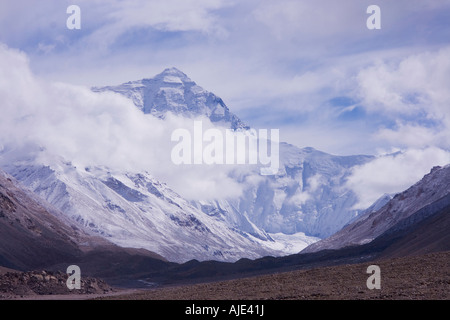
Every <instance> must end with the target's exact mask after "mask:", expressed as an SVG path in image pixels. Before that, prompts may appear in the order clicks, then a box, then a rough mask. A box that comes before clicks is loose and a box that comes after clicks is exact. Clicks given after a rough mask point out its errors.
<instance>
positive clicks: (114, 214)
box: [7, 160, 282, 262]
mask: <svg viewBox="0 0 450 320" xmlns="http://www.w3.org/2000/svg"><path fill="white" fill-rule="evenodd" d="M55 161H56V160H55ZM7 170H8V171H9V172H10V173H11V174H12V175H14V176H15V177H16V178H17V179H19V180H21V182H22V183H24V184H25V185H26V186H28V187H29V188H30V189H32V191H34V192H35V193H36V194H37V195H39V196H41V197H42V198H44V199H46V200H47V201H49V202H50V203H52V204H53V205H55V206H56V207H57V208H59V209H60V210H62V211H63V212H64V213H65V215H66V216H68V217H69V218H71V219H72V220H73V221H75V222H77V223H78V224H79V225H81V226H83V227H84V228H86V229H88V230H90V231H91V232H94V233H95V234H98V235H100V236H102V237H104V238H106V239H108V240H110V241H111V242H113V243H115V244H117V245H120V246H123V247H134V248H145V249H147V250H150V251H153V252H156V253H158V254H160V255H162V256H164V257H165V258H167V259H168V260H170V261H175V262H185V261H188V260H191V259H197V260H210V259H212V260H222V261H235V260H238V259H240V258H242V257H247V258H248V257H250V258H257V257H260V256H263V255H280V254H282V251H280V250H278V249H277V248H274V249H272V248H270V247H266V246H265V245H264V242H265V241H271V240H270V239H264V240H261V238H263V237H260V238H259V239H258V238H256V237H253V236H251V235H249V234H246V233H244V232H242V231H239V230H235V229H233V228H231V227H229V226H228V225H227V224H226V223H224V221H223V220H220V219H216V218H215V217H214V216H208V215H206V214H204V213H203V212H202V211H200V210H198V209H197V208H195V207H194V206H192V205H191V204H189V203H188V202H187V201H186V200H184V199H183V198H181V197H180V196H179V195H178V194H176V193H175V192H173V191H172V190H171V189H170V188H169V187H167V186H166V185H165V184H163V183H161V182H159V181H157V180H156V179H154V178H153V177H151V176H150V175H149V174H148V173H138V174H136V173H122V172H112V171H110V170H108V169H106V168H85V169H80V168H75V167H73V166H71V164H70V163H67V162H66V163H56V162H55V163H54V164H53V165H50V166H38V165H33V164H32V163H29V164H24V163H22V164H21V165H20V166H9V167H8V168H7Z"/></svg>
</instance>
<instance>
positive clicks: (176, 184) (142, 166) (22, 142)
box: [0, 45, 242, 199]
mask: <svg viewBox="0 0 450 320" xmlns="http://www.w3.org/2000/svg"><path fill="white" fill-rule="evenodd" d="M0 99H1V101H2V113H3V114H2V117H0V151H1V153H0V162H4V163H5V162H6V163H8V162H9V161H10V160H14V157H15V156H16V157H17V155H18V153H20V155H19V156H18V157H19V158H22V159H23V156H24V155H27V156H37V158H38V159H39V161H41V162H42V164H43V165H51V164H52V161H53V160H49V159H52V157H53V156H61V157H63V158H64V159H65V160H66V161H71V162H72V164H73V165H75V166H77V167H80V168H84V167H87V166H96V165H98V166H106V167H109V168H112V169H113V170H125V171H130V172H139V171H148V172H149V173H150V174H153V175H154V176H155V177H156V178H159V179H161V180H162V181H164V182H167V183H168V184H169V185H170V186H171V187H172V188H174V189H175V191H177V192H179V193H180V194H181V195H183V196H185V197H186V198H189V199H190V198H197V199H198V197H199V195H202V197H203V198H204V199H221V198H223V197H225V198H226V197H232V196H238V195H239V194H240V192H241V188H242V186H241V185H239V184H238V183H236V182H235V181H233V180H232V179H231V178H229V176H228V173H229V172H230V170H233V168H232V166H211V167H207V166H194V165H192V166H176V165H174V164H173V163H172V161H171V158H170V156H171V150H172V147H173V144H172V143H171V140H170V137H171V133H172V132H173V130H175V129H177V128H180V127H181V128H182V127H187V128H189V127H190V126H192V121H191V120H187V119H183V118H180V117H176V116H173V117H168V118H167V119H166V120H164V121H162V120H160V119H157V118H155V117H153V116H151V115H145V114H143V113H142V112H141V111H140V110H139V109H138V108H136V107H135V106H134V104H133V103H132V102H131V101H130V100H129V99H126V98H124V97H122V96H121V95H119V94H115V93H106V92H105V93H94V92H92V91H91V90H90V89H89V88H86V87H80V86H74V85H69V84H64V83H49V82H46V81H43V80H42V79H39V78H38V77H36V76H34V75H33V73H32V72H31V71H30V68H29V62H28V59H27V56H26V55H25V54H24V53H23V52H20V51H17V50H14V49H9V48H7V47H6V46H4V45H2V46H0ZM204 121H205V122H206V121H207V120H206V119H204ZM42 150H45V151H44V152H42ZM27 153H28V154H27ZM47 161H49V162H48V163H46V162H47Z"/></svg>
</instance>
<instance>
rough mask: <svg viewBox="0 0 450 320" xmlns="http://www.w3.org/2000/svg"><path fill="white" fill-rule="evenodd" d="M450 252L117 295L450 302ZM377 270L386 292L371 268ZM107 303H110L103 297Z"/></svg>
mask: <svg viewBox="0 0 450 320" xmlns="http://www.w3.org/2000/svg"><path fill="white" fill-rule="evenodd" d="M449 262H450V252H443V253H433V254H429V255H423V256H417V257H407V258H397V259H389V260H383V261H376V262H372V263H364V264H355V265H341V266H335V267H324V268H317V269H311V270H299V271H292V272H285V273H278V274H271V275H265V276H258V277H251V278H244V279H235V280H229V281H220V282H210V283H203V284H196V285H186V286H176V287H167V288H159V289H152V290H146V291H139V292H137V293H134V294H125V295H115V296H112V297H109V299H115V300H119V299H124V300H246V299H249V300H267V299H270V300H300V299H306V300H313V299H314V300H317V299H319V300H320V299H322V300H323V299H325V300H361V299H364V300H365V299H380V300H398V299H400V300H410V299H414V300H449V299H450V268H449ZM371 264H375V265H378V266H379V267H380V270H381V289H379V290H378V289H373V290H370V289H368V288H367V285H366V282H367V279H368V278H369V276H370V275H371V274H368V273H367V267H368V266H369V265H371ZM103 298H105V299H108V297H103Z"/></svg>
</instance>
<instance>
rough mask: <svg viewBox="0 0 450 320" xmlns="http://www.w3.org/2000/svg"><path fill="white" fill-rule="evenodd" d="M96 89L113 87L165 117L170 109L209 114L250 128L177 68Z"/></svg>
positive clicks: (186, 113)
mask: <svg viewBox="0 0 450 320" xmlns="http://www.w3.org/2000/svg"><path fill="white" fill-rule="evenodd" d="M92 90H93V91H95V92H103V91H112V92H116V93H119V94H121V95H123V96H125V97H127V98H130V99H131V100H132V101H133V103H134V104H135V105H136V106H137V107H138V108H139V109H140V110H142V111H143V112H144V113H146V114H152V115H154V116H156V117H158V118H164V117H165V116H166V113H167V112H172V113H174V114H177V115H182V116H185V117H197V116H206V117H208V118H209V119H210V120H211V122H213V123H216V124H219V125H223V126H225V127H228V128H231V129H234V130H236V129H248V128H249V127H248V126H247V125H246V124H244V123H243V122H242V121H241V120H240V119H239V118H238V117H237V116H236V115H235V114H233V113H231V112H230V110H229V109H228V107H227V106H226V105H225V103H224V102H223V100H222V99H221V98H219V97H218V96H216V95H215V94H213V93H211V92H208V91H206V90H204V89H203V88H202V87H200V86H198V85H197V84H196V83H195V82H194V81H192V80H191V79H190V78H189V77H188V76H187V75H186V74H185V73H183V72H182V71H180V70H178V69H177V68H167V69H165V70H164V71H163V72H161V73H160V74H157V75H156V76H155V77H153V78H150V79H142V80H137V81H130V82H126V83H123V84H121V85H117V86H107V87H94V88H92Z"/></svg>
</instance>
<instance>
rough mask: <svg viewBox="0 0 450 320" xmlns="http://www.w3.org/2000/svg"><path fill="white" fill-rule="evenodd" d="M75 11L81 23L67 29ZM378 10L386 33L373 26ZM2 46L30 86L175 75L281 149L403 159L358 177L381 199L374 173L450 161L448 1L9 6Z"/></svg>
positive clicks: (1, 18) (0, 19) (57, 0)
mask: <svg viewBox="0 0 450 320" xmlns="http://www.w3.org/2000/svg"><path fill="white" fill-rule="evenodd" d="M74 4H75V5H78V6H79V8H80V9H81V14H80V18H81V28H80V29H73V30H69V29H68V28H67V25H66V21H67V19H68V18H69V17H70V14H68V13H67V8H68V7H69V6H70V5H74ZM373 4H375V5H378V7H379V8H380V23H381V29H374V30H370V29H368V28H367V24H366V22H367V20H368V19H369V18H370V16H371V13H367V8H368V7H369V6H370V5H373ZM0 43H1V46H2V50H3V51H4V52H3V55H4V61H3V64H6V62H5V61H7V59H6V58H5V57H6V56H7V57H10V58H11V55H15V56H17V57H15V58H11V59H12V60H11V61H15V62H11V63H12V65H15V63H16V62H17V65H18V69H17V70H19V69H20V68H24V71H23V73H24V74H25V73H26V74H27V75H28V77H29V79H38V82H48V83H63V84H64V85H66V86H69V87H70V86H71V85H75V86H83V87H86V88H88V87H90V86H102V85H116V84H120V83H123V82H127V81H131V80H138V79H142V78H151V77H153V76H154V75H156V74H158V73H160V72H161V71H162V70H164V69H165V68H167V67H177V68H178V69H180V70H182V71H183V72H184V73H186V74H187V75H188V76H189V77H190V78H191V79H192V80H194V81H195V82H196V83H197V84H198V85H200V86H202V87H203V88H204V89H206V90H208V91H211V92H213V93H215V94H216V95H218V96H220V97H221V98H222V99H223V100H224V102H225V103H226V104H227V106H228V107H229V108H230V110H231V111H232V112H234V113H235V114H237V115H238V116H239V117H240V118H241V119H242V120H244V121H245V122H246V123H247V124H249V125H250V126H252V127H254V128H265V129H279V130H280V139H281V140H282V141H286V142H289V143H292V144H294V145H297V146H299V147H306V146H311V147H314V148H316V149H319V150H321V151H325V152H329V153H332V154H337V155H351V154H370V155H375V156H382V155H386V154H393V153H394V155H392V156H388V157H383V158H380V159H379V162H374V163H373V164H372V165H373V167H372V168H369V169H370V170H369V169H368V168H367V167H364V168H361V170H360V171H358V172H355V177H354V179H353V180H351V181H350V182H349V183H353V184H356V183H367V184H370V186H368V188H373V189H374V190H376V191H379V190H381V189H384V190H386V186H385V185H380V184H379V179H386V178H389V179H392V178H395V177H396V176H397V175H398V176H399V177H400V176H402V175H403V174H404V173H409V175H408V177H409V179H407V181H403V180H402V182H401V187H403V186H405V185H406V184H407V183H411V182H414V181H415V180H414V179H417V178H420V177H421V176H422V175H423V173H426V171H429V169H430V168H431V166H433V165H442V164H445V163H448V162H450V155H449V154H450V139H449V138H450V105H449V101H450V90H449V85H448V84H449V83H450V59H449V58H450V1H449V0H428V1H423V0H397V1H386V0H375V1H372V0H370V1H365V0H342V1H334V0H318V1H300V0H296V1H294V0H280V1H269V0H241V1H237V0H234V1H233V0H231V1H225V0H168V1H148V0H134V1H122V0H108V1H104V0H70V1H61V0H41V1H39V2H37V1H29V0H28V1H26V0H14V1H12V0H3V1H1V2H0ZM18 61H20V62H18ZM10 65H11V64H10ZM25 69H26V70H25ZM3 70H7V69H6V66H4V68H3ZM17 70H16V71H17ZM8 72H12V71H11V70H9V71H8ZM5 74H7V71H4V74H3V76H4V75H5ZM0 76H1V75H0ZM22 78H24V77H22V76H21V77H19V78H18V81H20V82H21V83H22V84H24V85H26V81H27V80H24V79H22ZM29 81H32V80H29ZM33 81H34V80H33ZM3 84H4V85H5V82H4V83H3ZM6 87H7V86H6V85H5V88H6ZM31 87H33V86H31ZM36 90H37V89H36ZM4 91H5V92H6V89H5V90H4ZM38 91H39V90H38ZM83 92H84V91H83ZM24 99H25V98H24ZM30 99H31V98H30ZM44 100H45V99H43V100H42V101H44ZM5 134H6V133H5ZM397 151H402V152H403V153H402V154H401V156H398V154H397V153H395V152H397ZM405 164H407V165H405ZM386 166H387V167H389V168H390V170H384V171H383V170H381V169H380V168H382V167H383V168H385V167H386ZM392 168H397V170H392ZM380 170H381V171H380ZM374 172H377V173H376V174H374ZM411 172H417V173H416V174H411ZM358 174H359V175H358ZM397 180H398V179H397ZM401 187H400V182H399V184H395V185H393V186H392V190H398V189H399V188H401ZM388 189H389V188H388ZM374 192H375V191H374ZM367 201H369V200H367Z"/></svg>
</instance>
